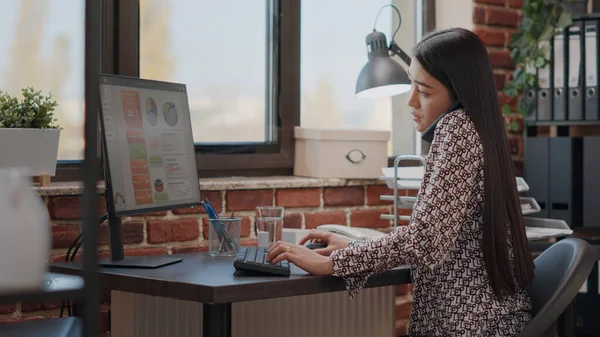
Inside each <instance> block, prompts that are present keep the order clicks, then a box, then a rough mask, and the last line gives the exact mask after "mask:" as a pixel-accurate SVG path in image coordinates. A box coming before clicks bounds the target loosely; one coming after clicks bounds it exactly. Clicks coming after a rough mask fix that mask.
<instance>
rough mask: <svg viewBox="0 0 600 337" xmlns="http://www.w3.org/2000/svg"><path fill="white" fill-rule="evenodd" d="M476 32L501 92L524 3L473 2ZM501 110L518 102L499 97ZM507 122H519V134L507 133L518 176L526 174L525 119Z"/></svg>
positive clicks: (517, 0)
mask: <svg viewBox="0 0 600 337" xmlns="http://www.w3.org/2000/svg"><path fill="white" fill-rule="evenodd" d="M473 2H474V9H473V23H474V32H475V33H476V34H477V35H478V36H479V37H480V38H481V39H482V40H483V42H484V43H485V44H486V45H487V47H488V51H489V55H490V59H491V61H492V67H493V68H494V75H495V77H496V85H497V86H498V90H502V88H503V87H504V83H505V82H506V81H508V80H510V78H511V76H512V71H513V70H514V66H513V64H512V60H511V58H510V49H509V48H508V44H509V43H510V39H511V35H512V33H514V32H515V31H516V29H517V26H518V24H519V22H520V20H521V17H522V12H521V10H520V9H521V7H522V6H523V0H473ZM498 97H499V99H500V104H501V106H502V105H504V104H506V103H510V104H512V105H513V106H516V103H517V100H516V99H515V98H513V99H511V98H509V97H507V96H505V95H504V94H502V93H498ZM506 119H507V120H508V121H517V123H518V124H519V125H520V126H521V128H520V130H519V131H518V132H516V133H508V140H509V145H510V149H511V153H512V155H513V162H514V164H515V168H516V170H517V175H522V172H523V136H522V134H523V133H522V131H523V130H522V126H523V118H522V117H521V116H519V115H517V114H513V115H511V116H507V117H506Z"/></svg>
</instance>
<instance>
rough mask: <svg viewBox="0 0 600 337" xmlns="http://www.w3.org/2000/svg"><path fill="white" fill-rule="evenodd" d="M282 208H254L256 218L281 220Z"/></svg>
mask: <svg viewBox="0 0 600 337" xmlns="http://www.w3.org/2000/svg"><path fill="white" fill-rule="evenodd" d="M283 213H284V208H283V207H281V206H258V207H256V217H257V218H282V219H283Z"/></svg>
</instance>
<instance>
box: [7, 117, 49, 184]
mask: <svg viewBox="0 0 600 337" xmlns="http://www.w3.org/2000/svg"><path fill="white" fill-rule="evenodd" d="M59 139H60V129H4V128H0V144H3V146H1V147H0V168H27V169H28V170H29V172H30V173H31V175H32V176H38V175H50V176H54V175H55V174H56V160H57V157H58V142H59Z"/></svg>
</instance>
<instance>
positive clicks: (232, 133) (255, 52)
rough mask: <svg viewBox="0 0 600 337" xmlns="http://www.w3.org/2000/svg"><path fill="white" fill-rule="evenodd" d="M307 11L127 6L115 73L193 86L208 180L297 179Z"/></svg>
mask: <svg viewBox="0 0 600 337" xmlns="http://www.w3.org/2000/svg"><path fill="white" fill-rule="evenodd" d="M132 3H135V4H136V6H139V7H137V8H134V7H135V6H133V5H132ZM299 5H300V4H299V1H297V0H263V1H251V2H239V3H236V4H235V6H225V5H223V4H221V3H220V2H218V1H217V2H215V1H209V0H187V1H185V0H178V1H164V0H139V2H135V1H131V2H127V3H122V2H119V6H120V8H119V14H118V15H119V18H118V21H119V22H121V23H122V25H124V26H125V28H123V27H121V26H120V27H119V39H120V40H127V41H129V42H130V43H122V42H118V45H119V55H118V56H117V58H118V61H117V64H118V67H117V73H119V74H125V75H130V76H132V75H133V76H140V77H143V78H151V79H157V80H164V81H171V82H180V83H185V84H186V85H187V87H188V93H189V102H190V108H191V114H192V120H193V121H194V129H193V130H194V139H195V141H196V153H197V157H196V158H197V160H196V163H197V166H198V170H199V174H200V176H202V177H207V176H223V175H232V174H233V175H237V174H240V175H289V174H291V173H292V169H293V147H294V138H293V128H294V126H295V125H298V121H297V120H298V118H299V84H298V82H299V71H298V69H299V57H298V55H299V43H300V42H299V29H298V27H299V14H300V12H299ZM138 37H139V40H138Z"/></svg>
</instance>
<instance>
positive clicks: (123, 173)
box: [100, 75, 201, 215]
mask: <svg viewBox="0 0 600 337" xmlns="http://www.w3.org/2000/svg"><path fill="white" fill-rule="evenodd" d="M100 98H101V101H102V109H101V114H100V116H101V125H102V137H103V141H104V144H105V155H106V159H107V162H108V172H107V173H108V178H109V179H110V183H111V187H112V188H111V191H110V192H111V196H112V199H113V201H114V210H115V214H116V215H127V214H136V213H143V212H151V211H157V210H166V209H173V208H181V207H188V206H192V205H199V204H200V202H201V199H200V186H199V182H198V171H197V169H196V156H195V151H194V140H193V135H192V125H191V120H190V109H189V105H188V98H187V91H186V86H185V85H184V84H178V83H168V82H159V81H152V80H145V79H139V78H131V77H122V76H113V75H100ZM105 169H106V165H105Z"/></svg>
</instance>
